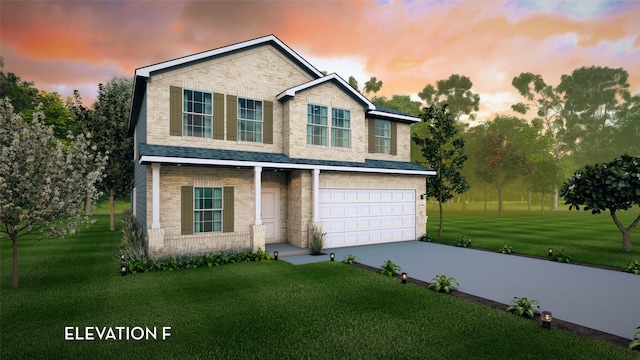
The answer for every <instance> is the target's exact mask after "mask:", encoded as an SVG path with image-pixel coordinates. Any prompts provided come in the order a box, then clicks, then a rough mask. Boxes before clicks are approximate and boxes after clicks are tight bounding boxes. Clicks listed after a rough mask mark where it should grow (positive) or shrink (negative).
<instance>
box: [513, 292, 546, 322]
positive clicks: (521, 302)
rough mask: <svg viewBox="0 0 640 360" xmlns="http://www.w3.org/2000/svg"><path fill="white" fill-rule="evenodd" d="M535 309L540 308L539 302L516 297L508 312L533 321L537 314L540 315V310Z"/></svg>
mask: <svg viewBox="0 0 640 360" xmlns="http://www.w3.org/2000/svg"><path fill="white" fill-rule="evenodd" d="M535 308H538V309H539V308H540V305H539V303H538V301H537V300H529V299H527V298H526V297H522V298H519V297H514V298H513V300H511V305H510V306H509V307H508V308H507V312H510V313H514V314H516V315H518V316H523V317H530V318H532V319H533V318H534V316H535V314H536V313H538V310H536V309H535Z"/></svg>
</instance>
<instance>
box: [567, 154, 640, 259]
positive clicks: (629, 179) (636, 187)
mask: <svg viewBox="0 0 640 360" xmlns="http://www.w3.org/2000/svg"><path fill="white" fill-rule="evenodd" d="M560 195H561V196H563V197H564V199H565V204H568V205H569V209H570V210H571V209H573V208H574V207H575V208H576V210H580V206H583V208H584V210H585V211H586V210H591V213H592V214H600V213H601V212H602V211H607V210H609V213H610V214H611V218H612V219H613V222H614V223H615V224H616V226H617V227H618V229H619V230H620V232H621V233H622V251H631V231H632V230H633V229H634V228H635V227H636V225H638V223H640V215H638V217H636V219H635V220H634V221H633V222H632V223H631V225H629V226H628V227H626V228H625V227H624V225H622V223H621V222H620V220H619V219H618V215H617V212H618V211H619V210H629V209H631V208H633V207H634V206H640V156H630V155H623V156H620V157H618V158H616V159H615V160H614V161H612V162H608V163H599V164H595V165H586V166H585V167H583V168H581V169H579V170H578V171H576V172H575V173H574V174H573V176H572V177H571V178H570V179H569V180H567V181H566V182H565V183H564V184H563V185H562V188H561V189H560Z"/></svg>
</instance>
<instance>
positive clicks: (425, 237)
mask: <svg viewBox="0 0 640 360" xmlns="http://www.w3.org/2000/svg"><path fill="white" fill-rule="evenodd" d="M433 240H434V238H433V236H431V235H430V234H425V235H424V236H423V237H421V238H420V241H424V242H432V241H433Z"/></svg>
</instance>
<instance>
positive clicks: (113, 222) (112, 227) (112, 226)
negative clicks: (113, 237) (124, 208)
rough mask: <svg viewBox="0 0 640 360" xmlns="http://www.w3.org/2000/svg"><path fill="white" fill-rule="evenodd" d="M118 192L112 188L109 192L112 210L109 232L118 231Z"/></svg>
mask: <svg viewBox="0 0 640 360" xmlns="http://www.w3.org/2000/svg"><path fill="white" fill-rule="evenodd" d="M115 194H116V191H115V189H113V188H111V189H110V190H109V208H110V209H111V211H110V212H111V214H110V216H109V230H111V231H116V199H115Z"/></svg>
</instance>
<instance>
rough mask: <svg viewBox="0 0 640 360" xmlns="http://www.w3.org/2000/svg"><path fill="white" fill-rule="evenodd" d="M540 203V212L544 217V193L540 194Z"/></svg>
mask: <svg viewBox="0 0 640 360" xmlns="http://www.w3.org/2000/svg"><path fill="white" fill-rule="evenodd" d="M541 201H542V203H541V205H540V212H541V213H542V215H544V193H542V200H541Z"/></svg>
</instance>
